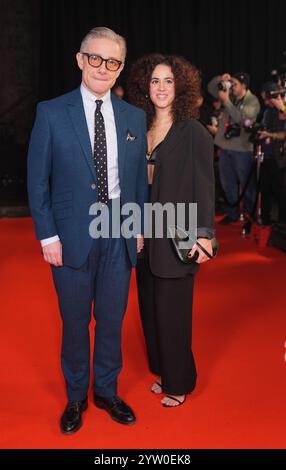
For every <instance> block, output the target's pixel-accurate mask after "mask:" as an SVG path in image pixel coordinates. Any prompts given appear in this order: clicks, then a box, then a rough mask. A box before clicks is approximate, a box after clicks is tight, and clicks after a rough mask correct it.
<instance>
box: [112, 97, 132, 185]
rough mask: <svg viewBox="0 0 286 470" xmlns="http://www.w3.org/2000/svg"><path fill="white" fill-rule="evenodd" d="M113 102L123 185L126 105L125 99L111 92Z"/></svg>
mask: <svg viewBox="0 0 286 470" xmlns="http://www.w3.org/2000/svg"><path fill="white" fill-rule="evenodd" d="M111 102H112V107H113V112H114V119H115V126H116V134H117V151H118V172H119V181H120V185H121V186H122V183H123V175H124V164H125V153H126V137H127V130H128V129H127V123H126V111H127V110H126V106H125V104H124V101H120V100H119V99H118V98H116V97H115V96H114V95H113V94H111Z"/></svg>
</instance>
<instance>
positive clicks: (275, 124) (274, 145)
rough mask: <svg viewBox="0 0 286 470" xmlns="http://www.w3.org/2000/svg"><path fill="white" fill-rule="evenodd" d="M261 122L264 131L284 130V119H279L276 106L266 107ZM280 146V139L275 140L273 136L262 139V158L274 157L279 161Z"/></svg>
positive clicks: (281, 143)
mask: <svg viewBox="0 0 286 470" xmlns="http://www.w3.org/2000/svg"><path fill="white" fill-rule="evenodd" d="M262 123H263V124H264V127H265V129H266V131H268V132H272V133H273V134H275V133H276V132H281V131H284V130H285V121H281V119H279V111H278V110H277V109H276V108H271V107H269V106H267V107H266V109H265V111H264V113H263V118H262ZM282 147H283V141H281V140H276V139H275V138H269V139H264V140H263V142H262V151H263V154H264V158H265V159H268V158H274V159H275V160H276V162H277V163H279V162H280V159H281V149H282Z"/></svg>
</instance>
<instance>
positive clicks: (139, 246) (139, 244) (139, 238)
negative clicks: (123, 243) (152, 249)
mask: <svg viewBox="0 0 286 470" xmlns="http://www.w3.org/2000/svg"><path fill="white" fill-rule="evenodd" d="M143 246H144V237H143V235H137V253H140V251H142V250H143Z"/></svg>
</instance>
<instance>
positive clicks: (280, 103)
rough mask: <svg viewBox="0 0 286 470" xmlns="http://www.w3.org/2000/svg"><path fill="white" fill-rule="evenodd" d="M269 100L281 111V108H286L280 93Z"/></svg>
mask: <svg viewBox="0 0 286 470" xmlns="http://www.w3.org/2000/svg"><path fill="white" fill-rule="evenodd" d="M269 102H270V103H272V104H273V106H275V108H276V109H278V110H279V111H280V110H281V109H282V110H285V104H284V101H283V99H282V98H281V96H280V95H278V96H277V98H271V99H270V100H269Z"/></svg>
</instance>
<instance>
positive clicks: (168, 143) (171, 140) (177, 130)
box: [154, 121, 186, 178]
mask: <svg viewBox="0 0 286 470" xmlns="http://www.w3.org/2000/svg"><path fill="white" fill-rule="evenodd" d="M185 125H186V123H185V121H181V122H178V123H175V124H173V125H172V127H171V128H170V130H169V132H168V133H167V135H166V137H165V139H164V140H163V142H162V144H161V145H160V148H159V149H158V158H157V159H156V165H155V173H154V178H155V177H156V176H157V174H158V173H159V171H160V166H161V158H160V155H163V154H164V153H167V154H171V153H172V152H174V149H175V148H176V146H177V145H179V143H181V140H182V138H181V132H182V130H183V129H184V127H185Z"/></svg>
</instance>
